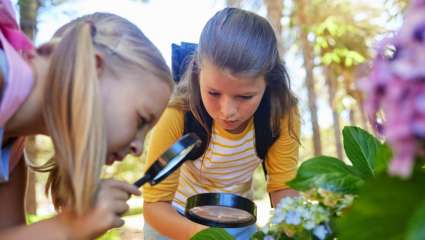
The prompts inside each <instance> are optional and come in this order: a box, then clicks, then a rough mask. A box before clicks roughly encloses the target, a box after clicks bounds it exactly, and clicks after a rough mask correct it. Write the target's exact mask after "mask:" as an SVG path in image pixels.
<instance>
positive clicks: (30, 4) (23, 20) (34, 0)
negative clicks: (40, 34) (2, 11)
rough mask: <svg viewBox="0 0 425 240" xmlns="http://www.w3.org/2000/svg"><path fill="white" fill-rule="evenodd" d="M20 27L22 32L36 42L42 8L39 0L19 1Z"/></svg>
mask: <svg viewBox="0 0 425 240" xmlns="http://www.w3.org/2000/svg"><path fill="white" fill-rule="evenodd" d="M18 4H19V14H20V20H19V23H20V26H21V29H22V31H23V32H24V33H25V34H26V35H27V36H28V37H29V38H30V39H31V40H34V37H35V35H36V34H37V13H38V8H39V7H40V2H39V1H38V0H19V1H18Z"/></svg>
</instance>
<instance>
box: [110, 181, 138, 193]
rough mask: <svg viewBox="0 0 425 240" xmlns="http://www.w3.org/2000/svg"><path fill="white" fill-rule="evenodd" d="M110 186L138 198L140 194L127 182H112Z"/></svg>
mask: <svg viewBox="0 0 425 240" xmlns="http://www.w3.org/2000/svg"><path fill="white" fill-rule="evenodd" d="M111 186H112V187H115V188H118V189H121V190H122V191H125V192H127V193H129V194H133V195H136V196H140V195H141V194H142V193H141V192H140V190H139V189H138V188H137V187H136V186H134V185H132V184H129V183H127V182H123V181H113V182H111Z"/></svg>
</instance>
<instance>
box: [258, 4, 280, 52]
mask: <svg viewBox="0 0 425 240" xmlns="http://www.w3.org/2000/svg"><path fill="white" fill-rule="evenodd" d="M263 2H264V4H265V5H266V8H267V18H268V19H269V21H270V23H271V25H272V26H273V29H274V30H275V32H276V37H277V46H278V49H279V53H280V55H281V56H283V55H284V47H283V38H282V23H281V19H282V17H283V0H263Z"/></svg>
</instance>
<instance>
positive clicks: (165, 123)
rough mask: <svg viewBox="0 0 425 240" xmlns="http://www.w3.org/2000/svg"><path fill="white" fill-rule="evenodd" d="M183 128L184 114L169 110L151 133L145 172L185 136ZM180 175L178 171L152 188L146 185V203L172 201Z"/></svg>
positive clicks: (144, 187)
mask: <svg viewBox="0 0 425 240" xmlns="http://www.w3.org/2000/svg"><path fill="white" fill-rule="evenodd" d="M183 128H184V113H183V112H182V111H179V110H177V109H175V108H167V109H166V110H165V111H164V113H163V114H162V116H161V118H160V119H159V121H158V123H157V124H156V125H155V126H154V128H153V129H152V131H151V134H150V137H149V140H148V144H147V149H146V163H145V168H144V172H146V170H147V169H148V168H149V167H150V166H151V165H152V164H153V163H154V162H155V161H156V159H157V158H158V157H159V156H160V155H161V154H162V153H163V152H164V151H166V150H167V149H168V148H169V147H170V146H171V145H173V144H174V143H175V142H176V141H177V140H178V139H179V138H180V137H181V136H182V135H183ZM179 175H180V170H179V169H177V170H176V171H175V172H174V173H172V174H171V175H170V176H168V177H167V178H166V179H164V180H163V181H162V182H161V183H159V184H157V185H155V186H151V185H150V184H149V183H147V184H145V185H144V186H143V198H144V201H145V202H159V201H172V200H173V198H174V193H175V192H176V190H177V186H178V182H179Z"/></svg>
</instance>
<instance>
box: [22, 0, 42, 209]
mask: <svg viewBox="0 0 425 240" xmlns="http://www.w3.org/2000/svg"><path fill="white" fill-rule="evenodd" d="M18 4H19V14H20V20H19V23H20V27H21V29H22V31H23V32H24V33H25V34H26V35H27V36H28V38H29V39H31V40H34V37H35V35H36V33H37V14H38V8H39V7H40V2H39V1H38V0H19V1H18ZM26 148H27V151H33V152H32V153H31V154H30V156H33V155H34V156H35V155H36V152H35V151H37V149H36V145H35V136H31V137H28V139H27V144H26ZM27 181H28V183H27V191H26V195H25V208H26V212H27V213H29V214H36V213H37V199H36V191H35V182H36V178H35V174H34V172H33V171H31V170H29V171H28V180H27Z"/></svg>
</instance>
